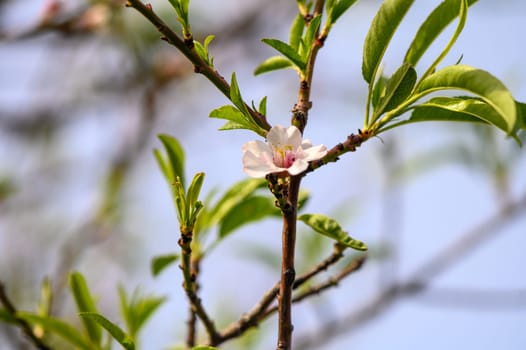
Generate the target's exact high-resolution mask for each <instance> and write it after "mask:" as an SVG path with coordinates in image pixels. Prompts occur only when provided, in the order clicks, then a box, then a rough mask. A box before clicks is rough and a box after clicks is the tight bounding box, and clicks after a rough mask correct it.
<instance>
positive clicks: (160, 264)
mask: <svg viewBox="0 0 526 350" xmlns="http://www.w3.org/2000/svg"><path fill="white" fill-rule="evenodd" d="M177 259H179V255H177V254H166V255H159V256H156V257H154V258H153V259H152V263H151V271H152V275H153V276H154V277H157V276H158V275H159V274H160V273H161V272H162V271H163V270H164V269H165V268H167V267H168V266H170V265H171V264H172V263H174V262H176V261H177Z"/></svg>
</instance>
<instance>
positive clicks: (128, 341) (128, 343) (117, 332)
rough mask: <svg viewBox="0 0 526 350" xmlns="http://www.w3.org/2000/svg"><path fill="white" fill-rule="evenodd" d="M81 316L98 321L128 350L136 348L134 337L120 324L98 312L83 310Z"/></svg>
mask: <svg viewBox="0 0 526 350" xmlns="http://www.w3.org/2000/svg"><path fill="white" fill-rule="evenodd" d="M80 316H81V317H82V319H86V320H90V321H93V322H96V323H97V324H99V325H100V326H102V327H103V328H104V329H105V330H107V331H108V333H110V334H111V336H112V337H113V339H115V340H116V341H117V342H118V343H119V344H121V345H122V347H123V348H125V349H126V350H135V343H134V342H133V339H132V338H131V337H130V336H129V335H127V334H126V333H125V332H124V331H123V330H122V329H121V328H120V327H119V326H117V325H116V324H115V323H113V322H111V321H109V320H108V319H107V318H106V317H104V316H102V315H101V314H98V313H96V312H81V313H80Z"/></svg>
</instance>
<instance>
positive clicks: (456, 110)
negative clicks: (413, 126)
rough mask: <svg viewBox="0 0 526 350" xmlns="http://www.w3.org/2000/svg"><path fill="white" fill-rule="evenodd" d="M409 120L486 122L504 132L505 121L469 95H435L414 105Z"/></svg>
mask: <svg viewBox="0 0 526 350" xmlns="http://www.w3.org/2000/svg"><path fill="white" fill-rule="evenodd" d="M409 121H410V122H421V121H460V122H486V123H488V124H493V125H495V126H496V127H498V128H499V129H501V130H503V131H505V132H506V128H507V123H506V121H505V120H504V119H503V118H502V116H501V115H500V114H499V113H497V112H496V111H495V109H493V108H492V107H491V106H490V105H488V104H487V103H485V102H484V101H482V100H480V99H476V98H470V97H435V98H432V99H431V100H429V101H427V102H425V103H422V104H420V105H418V106H417V107H415V109H414V110H413V113H412V114H411V117H410V118H409Z"/></svg>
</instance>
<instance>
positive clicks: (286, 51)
mask: <svg viewBox="0 0 526 350" xmlns="http://www.w3.org/2000/svg"><path fill="white" fill-rule="evenodd" d="M261 41H263V42H264V43H265V44H267V45H269V46H270V47H272V48H274V49H275V50H276V51H278V52H279V53H281V54H282V55H283V56H285V57H286V58H288V59H289V60H291V61H292V63H294V64H295V65H296V66H297V67H298V68H299V70H300V71H304V70H305V65H306V63H305V62H304V61H303V59H302V58H301V57H300V55H299V54H298V52H297V51H296V50H294V48H292V47H291V46H290V45H289V44H287V43H284V42H283V41H281V40H277V39H262V40H261Z"/></svg>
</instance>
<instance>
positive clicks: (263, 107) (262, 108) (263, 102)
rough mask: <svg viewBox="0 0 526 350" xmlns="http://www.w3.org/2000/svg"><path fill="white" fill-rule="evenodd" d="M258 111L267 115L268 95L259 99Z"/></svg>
mask: <svg viewBox="0 0 526 350" xmlns="http://www.w3.org/2000/svg"><path fill="white" fill-rule="evenodd" d="M258 112H259V113H261V115H264V116H266V115H267V96H265V97H263V98H262V99H261V101H259V106H258Z"/></svg>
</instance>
